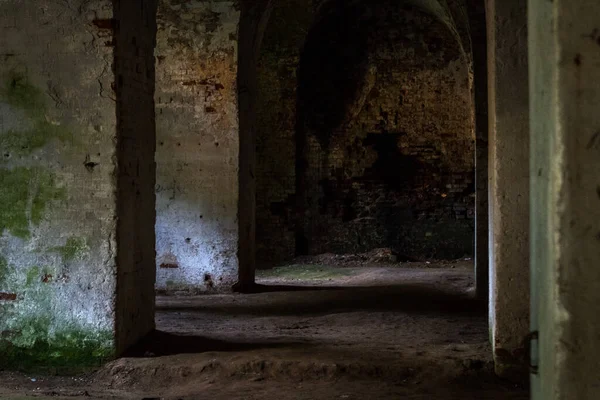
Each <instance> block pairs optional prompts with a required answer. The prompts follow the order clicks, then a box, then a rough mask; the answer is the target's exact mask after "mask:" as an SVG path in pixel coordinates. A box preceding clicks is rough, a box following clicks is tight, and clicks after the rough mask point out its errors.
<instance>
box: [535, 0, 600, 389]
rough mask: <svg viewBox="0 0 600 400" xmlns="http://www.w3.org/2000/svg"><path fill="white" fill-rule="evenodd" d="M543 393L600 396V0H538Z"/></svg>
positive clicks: (539, 383) (538, 290)
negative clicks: (599, 0) (551, 0)
mask: <svg viewBox="0 0 600 400" xmlns="http://www.w3.org/2000/svg"><path fill="white" fill-rule="evenodd" d="M529 10H530V60H531V72H530V77H531V110H532V114H531V129H532V130H531V140H532V151H531V155H532V163H531V176H532V224H531V226H532V239H533V240H532V253H531V254H532V274H533V277H534V278H535V280H534V282H533V283H534V284H533V285H532V289H533V293H534V294H535V296H534V298H533V302H532V311H533V318H532V327H533V330H534V331H539V345H537V343H536V342H534V345H537V346H534V348H533V350H534V351H533V354H532V355H533V357H532V358H533V359H532V362H533V363H534V364H535V365H537V366H539V370H538V374H537V375H534V376H533V385H532V389H533V390H532V392H533V398H534V399H539V400H542V399H543V400H555V399H556V400H558V399H561V400H562V399H564V400H567V399H597V398H600V374H599V372H598V371H600V290H599V287H600V113H599V110H600V24H599V23H600V21H599V18H598V16H599V15H600V2H598V1H597V0H575V1H574V0H568V1H567V0H555V1H554V2H547V1H542V0H530V1H529Z"/></svg>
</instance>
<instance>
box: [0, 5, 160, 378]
mask: <svg viewBox="0 0 600 400" xmlns="http://www.w3.org/2000/svg"><path fill="white" fill-rule="evenodd" d="M154 34H155V8H154V7H153V2H152V1H142V0H136V1H110V0H94V1H84V0H76V1H70V2H48V1H43V0H30V1H27V2H23V1H17V0H6V1H2V2H0V49H1V51H0V149H1V153H2V154H1V157H0V187H2V191H1V193H0V316H1V317H0V354H1V355H0V368H15V369H30V368H47V369H51V370H55V371H68V370H71V369H75V370H76V369H79V368H82V367H89V366H96V365H98V364H99V363H101V362H102V361H104V360H107V359H110V358H113V357H115V356H116V355H118V354H120V353H121V352H122V351H123V350H124V349H126V348H127V347H128V346H129V345H131V344H132V343H133V342H135V341H136V340H137V339H139V338H140V337H141V336H142V335H144V334H146V333H147V332H148V331H149V330H151V329H152V328H153V326H154V321H153V320H154V313H153V302H154V295H153V292H152V290H153V286H154V271H155V269H154V233H153V232H154V230H153V225H154V220H153V215H154V214H153V210H154V196H153V189H154V164H153V154H154V150H153V147H152V146H153V142H154V106H153V101H152V94H153V91H154V88H153V84H154V60H153V47H154ZM115 46H116V47H115ZM149 143H150V144H149Z"/></svg>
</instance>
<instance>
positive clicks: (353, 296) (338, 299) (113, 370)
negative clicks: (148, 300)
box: [0, 262, 528, 400]
mask: <svg viewBox="0 0 600 400" xmlns="http://www.w3.org/2000/svg"><path fill="white" fill-rule="evenodd" d="M471 269H472V267H471V265H470V262H459V263H454V264H450V263H444V264H417V263H402V264H395V265H391V264H390V265H381V264H373V265H371V264H368V265H363V266H355V265H353V266H351V267H347V266H346V267H343V268H339V267H324V266H322V265H318V264H316V265H314V264H313V265H306V264H303V265H300V266H288V267H285V268H281V269H277V270H274V271H270V272H268V273H262V274H260V276H259V283H261V284H264V285H266V286H265V287H264V288H263V289H264V292H263V293H257V294H251V295H237V294H235V295H234V294H224V295H204V296H194V297H183V296H170V297H159V298H158V299H157V316H156V318H157V328H158V332H156V333H155V334H154V335H152V336H151V337H149V338H148V339H147V340H145V341H144V342H142V343H140V345H139V346H138V347H137V348H136V349H134V350H133V351H132V353H131V354H130V355H129V357H128V358H123V359H120V360H117V361H115V362H113V363H111V364H109V365H107V366H105V367H104V368H103V369H101V370H100V371H98V372H96V373H94V374H91V375H87V376H80V377H74V378H73V377H70V378H57V377H39V376H35V377H32V376H26V375H21V374H14V373H1V372H0V398H2V399H5V398H6V399H25V398H32V397H38V398H40V397H42V398H44V397H48V398H49V397H51V398H53V399H186V400H187V399H263V400H280V399H281V398H282V397H284V398H285V399H286V400H287V399H422V400H426V399H427V400H429V399H432V400H435V399H440V400H442V399H448V400H450V399H456V400H458V399H460V400H462V399H490V400H495V399H498V400H500V399H503V400H504V399H527V398H528V394H527V391H526V390H525V389H523V388H519V387H518V386H516V385H515V384H511V383H508V382H503V381H500V380H499V379H497V378H496V377H495V376H494V375H493V372H492V364H491V357H490V355H491V350H490V348H489V344H488V329H487V322H486V314H485V309H484V308H482V307H481V306H480V305H479V304H478V303H476V302H475V301H474V300H473V299H472V297H471V291H472V285H473V279H472V273H471ZM32 379H35V382H34V381H32Z"/></svg>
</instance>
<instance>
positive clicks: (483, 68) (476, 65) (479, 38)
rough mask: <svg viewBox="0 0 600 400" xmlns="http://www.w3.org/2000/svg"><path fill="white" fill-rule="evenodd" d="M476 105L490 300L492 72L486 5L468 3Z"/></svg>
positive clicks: (480, 218) (480, 222) (481, 239)
mask: <svg viewBox="0 0 600 400" xmlns="http://www.w3.org/2000/svg"><path fill="white" fill-rule="evenodd" d="M468 10H469V25H470V28H471V38H472V40H471V48H472V52H473V76H474V78H473V86H474V93H473V98H474V104H475V135H476V136H475V190H476V193H475V286H476V292H477V297H478V298H479V299H481V300H484V301H487V299H488V296H489V249H488V246H489V216H488V213H489V204H488V184H489V179H488V176H489V173H488V168H489V165H488V158H489V143H488V124H489V121H488V68H487V40H486V38H487V34H486V22H485V5H484V4H483V2H481V1H477V0H470V1H469V3H468Z"/></svg>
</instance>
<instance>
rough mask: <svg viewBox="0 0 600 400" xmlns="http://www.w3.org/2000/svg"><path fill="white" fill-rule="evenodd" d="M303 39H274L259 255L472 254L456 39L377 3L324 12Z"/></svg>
mask: <svg viewBox="0 0 600 400" xmlns="http://www.w3.org/2000/svg"><path fill="white" fill-rule="evenodd" d="M296 12H297V11H296ZM277 21H278V20H277V19H275V20H272V22H271V24H277ZM309 26H310V25H309ZM348 27H350V28H348ZM275 31H276V28H275V27H272V28H270V29H269V30H268V31H267V35H269V32H271V34H273V33H275ZM302 31H303V32H304V35H306V31H307V29H306V27H305V29H304V30H302V29H297V30H296V31H295V32H296V34H297V35H298V36H301V32H302ZM303 38H304V39H305V40H306V44H304V43H303V42H302V41H301V40H298V38H295V39H294V40H289V39H286V40H281V39H279V42H278V45H277V39H276V38H274V37H273V36H272V37H271V38H269V36H267V37H266V38H265V41H266V43H267V44H269V40H271V41H276V43H275V44H270V45H267V46H266V47H265V48H264V49H263V53H264V54H263V57H262V58H261V60H262V62H261V64H260V66H261V68H260V74H259V76H260V77H261V83H262V86H261V93H263V95H262V96H263V97H262V102H261V104H262V105H263V108H262V110H263V111H262V114H259V118H261V122H262V124H260V125H261V130H259V139H260V140H259V147H258V151H259V156H258V159H259V165H262V168H261V169H259V173H258V177H257V181H258V183H259V194H258V196H257V200H258V204H259V207H258V210H257V211H258V213H257V239H258V243H259V249H261V250H262V251H261V252H259V259H261V260H262V261H263V263H269V262H275V261H281V260H284V259H288V258H290V257H291V256H292V255H293V254H294V252H295V251H296V252H309V253H313V254H314V253H322V252H339V253H344V252H355V251H365V250H369V249H372V248H374V247H391V248H393V249H395V250H396V251H398V252H399V253H401V254H403V255H406V256H409V257H415V258H430V257H435V258H453V257H460V256H463V255H465V254H471V252H472V241H473V218H474V215H473V206H474V199H473V194H474V191H473V174H474V153H473V151H474V136H473V112H472V104H471V91H470V75H469V74H470V72H469V70H470V69H469V64H468V61H466V60H467V57H465V56H464V54H463V53H462V51H461V48H460V47H459V44H458V43H457V41H456V39H455V37H454V36H453V35H452V34H451V33H450V31H449V30H448V29H447V27H446V26H445V25H443V24H441V23H439V22H438V21H437V20H435V19H434V18H433V17H430V16H428V15H426V14H424V13H422V12H420V11H418V10H416V9H410V8H398V7H396V8H393V9H392V8H389V6H385V4H383V5H382V4H380V5H378V6H371V7H367V8H347V9H345V10H343V11H341V12H340V13H339V14H337V15H336V14H334V15H331V16H330V17H325V18H322V19H320V23H319V24H318V25H315V26H313V27H312V29H311V33H310V34H309V35H308V38H306V36H304V37H303ZM298 43H302V44H301V45H300V46H298ZM302 47H303V50H299V48H302ZM348 49H351V51H350V50H348ZM298 65H300V69H299V72H298V73H296V71H297V68H298ZM298 76H299V78H298ZM304 77H305V80H304V81H303V78H304ZM298 87H300V91H299V92H298V91H297V88H298ZM297 98H299V99H300V100H299V101H300V103H298V102H297V101H296V99H297ZM277 101H279V103H277ZM298 146H300V147H302V149H299V148H298ZM298 232H300V234H298ZM299 241H301V242H302V243H299Z"/></svg>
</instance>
